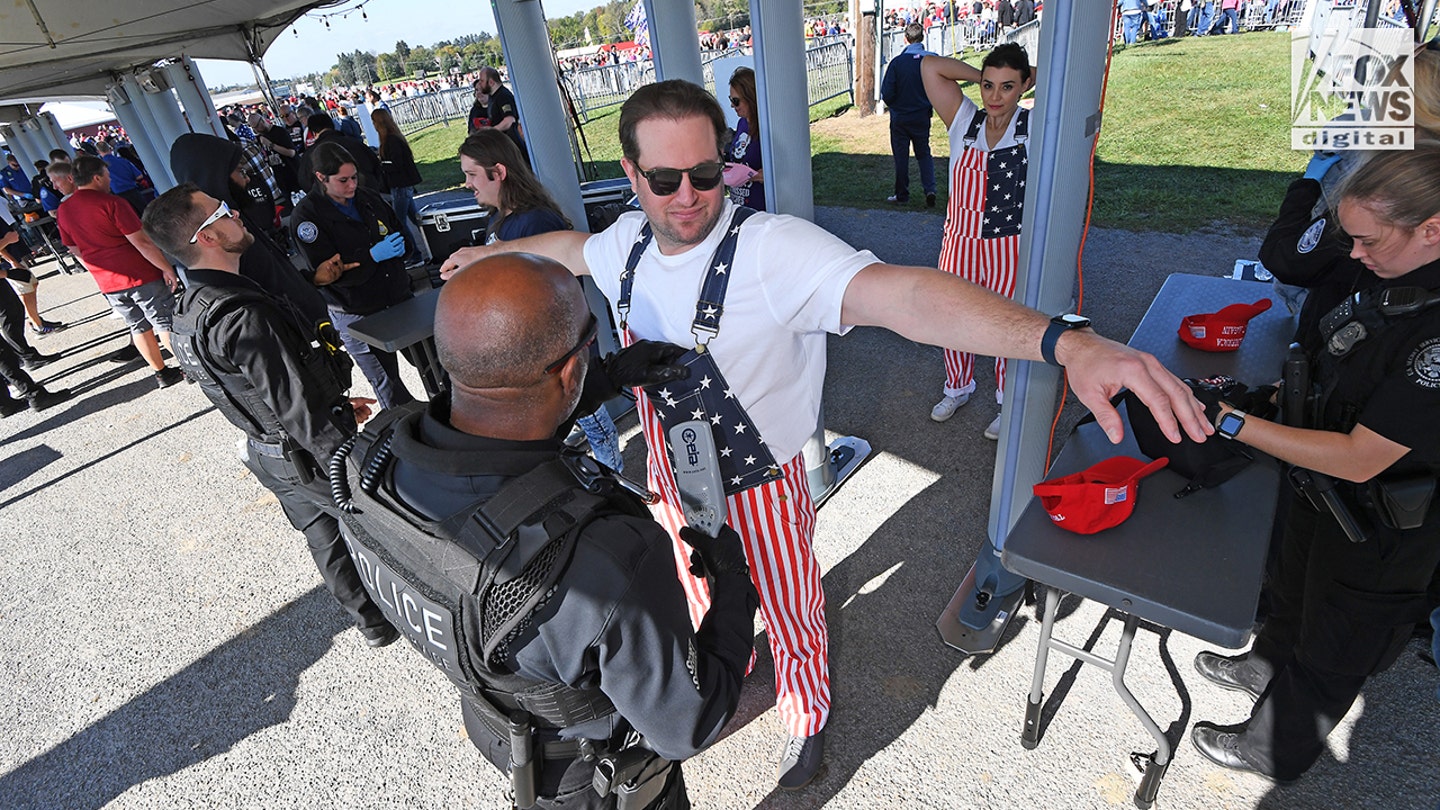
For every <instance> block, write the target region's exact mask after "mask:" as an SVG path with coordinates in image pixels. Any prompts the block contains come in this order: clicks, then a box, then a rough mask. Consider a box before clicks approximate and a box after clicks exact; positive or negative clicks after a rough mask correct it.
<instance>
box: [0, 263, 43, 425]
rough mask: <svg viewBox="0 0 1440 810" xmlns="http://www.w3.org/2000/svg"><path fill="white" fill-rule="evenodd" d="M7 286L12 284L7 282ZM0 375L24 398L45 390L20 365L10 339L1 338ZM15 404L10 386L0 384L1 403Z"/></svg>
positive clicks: (1, 282) (0, 282) (18, 357)
mask: <svg viewBox="0 0 1440 810" xmlns="http://www.w3.org/2000/svg"><path fill="white" fill-rule="evenodd" d="M0 284H5V282H3V281H0ZM5 286H7V287H8V286H10V285H8V284H5ZM0 377H4V378H5V382H7V383H9V384H10V385H13V386H15V393H17V394H19V395H20V396H21V397H23V398H29V397H33V396H35V395H36V394H38V393H40V392H41V391H42V390H43V389H42V388H41V387H40V384H39V383H37V382H35V380H34V379H33V378H32V377H31V376H30V375H29V374H27V373H25V368H24V367H23V366H21V365H20V355H19V354H17V353H16V352H15V349H14V348H12V347H11V346H10V343H9V342H8V341H4V340H0ZM13 404H15V398H14V397H12V396H10V388H9V386H7V385H4V384H0V405H7V406H8V405H13Z"/></svg>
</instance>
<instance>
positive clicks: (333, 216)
mask: <svg viewBox="0 0 1440 810" xmlns="http://www.w3.org/2000/svg"><path fill="white" fill-rule="evenodd" d="M311 155H312V157H311V159H310V166H311V168H312V170H313V172H314V182H315V187H314V189H313V190H312V191H311V193H310V194H309V195H307V196H306V197H305V199H304V200H301V201H300V204H299V205H297V206H295V212H294V213H293V214H291V215H290V223H291V228H292V230H293V235H294V237H295V242H296V244H298V245H300V247H301V249H302V250H304V251H305V257H306V259H308V260H309V262H310V266H311V267H315V268H319V267H320V266H321V265H322V264H323V263H324V262H325V261H326V260H328V259H332V258H334V257H335V256H339V257H340V262H339V263H338V264H339V266H340V267H342V268H343V270H342V271H341V272H338V273H326V272H317V273H316V274H315V284H316V285H317V286H319V287H320V293H321V294H322V295H324V296H325V303H326V305H327V306H328V307H329V308H330V318H331V320H332V321H333V322H334V324H335V328H336V329H337V330H339V332H340V339H341V341H343V342H344V344H345V348H346V350H348V351H349V352H350V356H351V357H353V358H354V359H355V365H357V366H359V367H360V371H361V372H363V373H364V374H365V379H367V380H369V381H370V385H371V387H372V388H374V389H375V398H376V399H378V400H379V401H380V407H382V408H389V407H391V406H394V405H404V404H405V403H407V402H411V401H413V400H414V399H415V397H413V396H411V394H410V391H409V390H407V389H406V388H405V383H404V382H403V381H401V379H400V364H399V362H398V361H397V360H396V359H395V353H394V352H387V351H384V350H381V349H377V348H374V347H372V346H370V345H369V344H367V343H365V342H364V341H361V340H357V339H356V338H354V337H352V336H351V334H350V324H352V323H354V322H355V321H358V320H359V319H360V318H362V317H364V316H366V315H369V314H371V313H374V312H379V311H380V310H382V309H385V308H386V307H388V306H391V305H393V304H397V303H399V302H401V301H404V300H405V299H407V298H409V297H410V276H409V275H408V274H406V272H405V263H404V261H402V260H401V256H403V255H404V254H405V237H404V236H402V235H401V233H400V221H399V220H398V219H396V217H395V211H394V209H392V208H391V207H390V205H389V204H388V203H386V202H385V200H384V198H382V197H381V196H380V195H379V194H377V193H376V192H374V191H372V190H370V189H368V188H360V187H359V181H360V172H359V169H357V168H356V166H355V158H353V157H351V156H350V153H349V152H347V151H345V147H343V146H340V145H339V144H335V143H329V142H323V143H319V144H317V145H316V146H315V147H313V148H312V150H311Z"/></svg>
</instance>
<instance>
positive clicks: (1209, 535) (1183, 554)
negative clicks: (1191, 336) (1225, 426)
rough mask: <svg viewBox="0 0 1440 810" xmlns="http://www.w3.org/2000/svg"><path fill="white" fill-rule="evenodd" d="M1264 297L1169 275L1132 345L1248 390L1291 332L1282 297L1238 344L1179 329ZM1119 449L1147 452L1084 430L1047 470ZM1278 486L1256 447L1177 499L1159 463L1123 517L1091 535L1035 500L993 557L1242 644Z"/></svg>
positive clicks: (1264, 287) (1274, 363)
mask: <svg viewBox="0 0 1440 810" xmlns="http://www.w3.org/2000/svg"><path fill="white" fill-rule="evenodd" d="M1272 297H1273V296H1272V290H1271V287H1270V285H1268V284H1262V283H1258V282H1251V281H1234V280H1231V279H1226V278H1218V277H1208V276H1192V275H1181V274H1176V275H1172V276H1170V277H1169V278H1168V279H1167V280H1166V281H1165V285H1164V286H1163V287H1162V288H1161V290H1160V293H1159V294H1158V295H1157V296H1156V298H1155V301H1154V302H1153V303H1152V304H1151V305H1150V309H1149V310H1148V311H1147V312H1146V314H1145V317H1144V319H1143V320H1142V321H1141V322H1140V326H1139V327H1138V328H1137V329H1136V330H1135V335H1134V337H1133V338H1131V340H1130V345H1132V346H1135V347H1136V348H1139V349H1143V350H1145V351H1148V352H1150V353H1151V354H1154V355H1155V356H1156V357H1157V358H1159V359H1160V361H1161V362H1162V363H1163V364H1164V365H1165V366H1166V368H1168V369H1170V370H1171V371H1172V372H1173V373H1174V374H1176V375H1177V376H1180V377H1205V376H1210V375H1213V374H1228V375H1230V376H1233V377H1235V378H1236V379H1239V380H1241V381H1243V382H1245V383H1248V384H1250V385H1263V384H1266V383H1273V382H1275V381H1277V380H1279V379H1280V374H1281V370H1282V367H1283V365H1284V360H1285V354H1286V349H1287V347H1288V345H1289V342H1290V338H1291V335H1292V334H1293V332H1294V329H1295V319H1294V318H1293V317H1292V316H1291V315H1290V314H1289V312H1288V311H1287V309H1286V307H1285V304H1284V303H1283V302H1282V301H1280V300H1279V298H1278V297H1273V300H1274V303H1273V306H1272V307H1271V308H1270V310H1269V311H1267V312H1264V313H1262V314H1261V315H1259V316H1257V317H1256V318H1255V319H1253V320H1251V321H1250V324H1249V331H1248V332H1247V334H1246V337H1245V340H1244V343H1243V344H1242V345H1241V347H1240V349H1239V350H1238V351H1235V352H1223V353H1212V352H1202V351H1199V350H1197V349H1192V348H1190V347H1189V346H1187V345H1185V344H1184V343H1182V342H1181V341H1180V339H1179V337H1178V336H1177V334H1176V332H1177V330H1178V329H1179V326H1180V320H1181V319H1182V318H1183V317H1184V316H1186V315H1191V314H1197V313H1205V312H1214V311H1216V310H1218V309H1220V308H1221V307H1224V306H1226V305H1228V304H1235V303H1253V302H1254V301H1257V300H1259V299H1261V298H1272ZM1121 412H1122V414H1123V413H1124V410H1123V408H1122V411H1121ZM1212 441H1224V439H1221V438H1219V437H1218V436H1217V437H1214V438H1212ZM1115 455H1130V456H1134V457H1136V458H1140V459H1144V458H1145V457H1144V456H1142V455H1141V454H1140V451H1139V449H1138V448H1137V447H1136V446H1135V443H1134V440H1133V438H1132V437H1130V436H1129V434H1128V431H1127V435H1126V437H1125V441H1124V442H1123V443H1121V444H1120V445H1118V446H1116V445H1111V444H1110V442H1109V440H1108V439H1107V438H1105V434H1104V432H1103V431H1101V430H1100V428H1099V427H1098V426H1097V425H1094V424H1088V425H1083V426H1081V428H1080V429H1079V430H1078V431H1077V432H1076V433H1075V435H1073V436H1071V437H1070V439H1069V440H1068V441H1067V442H1066V444H1065V448H1064V450H1063V451H1062V452H1061V453H1060V456H1059V457H1058V458H1057V459H1056V460H1055V464H1054V465H1053V466H1052V468H1051V470H1050V473H1049V475H1048V477H1049V478H1056V477H1059V476H1062V475H1068V474H1070V473H1073V472H1078V471H1080V470H1083V469H1085V468H1086V467H1089V466H1090V465H1092V464H1095V463H1096V462H1099V461H1102V460H1104V459H1106V458H1110V457H1112V456H1115ZM1279 482H1280V474H1279V468H1278V465H1277V464H1276V462H1274V461H1273V460H1272V459H1269V458H1267V457H1265V456H1263V455H1259V454H1258V453H1257V454H1256V461H1255V462H1253V463H1251V464H1250V465H1248V466H1247V467H1246V468H1245V469H1244V470H1243V471H1242V472H1240V473H1239V474H1238V475H1236V476H1235V477H1234V478H1231V479H1230V480H1229V481H1226V482H1225V483H1224V484H1221V485H1220V486H1218V487H1215V488H1213V489H1202V490H1199V491H1197V492H1194V493H1192V494H1190V495H1188V496H1186V497H1184V498H1179V499H1177V498H1175V497H1173V494H1174V493H1175V492H1178V491H1180V490H1181V489H1182V488H1184V486H1185V484H1186V480H1185V479H1184V478H1182V477H1181V476H1180V475H1178V474H1177V473H1174V472H1172V471H1170V470H1168V469H1165V470H1161V471H1160V472H1158V473H1155V474H1154V475H1151V476H1149V477H1148V478H1145V479H1144V480H1142V481H1141V482H1140V486H1139V495H1138V498H1137V501H1136V505H1135V511H1134V513H1133V514H1132V515H1131V516H1130V518H1129V520H1127V521H1126V522H1124V523H1122V524H1120V525H1119V526H1117V527H1114V528H1112V529H1107V530H1105V531H1102V532H1099V533H1097V534H1093V535H1081V534H1075V533H1074V532H1068V531H1065V530H1063V529H1060V528H1058V527H1056V526H1055V524H1054V523H1052V522H1051V520H1050V518H1049V516H1048V515H1046V514H1045V511H1044V509H1042V508H1041V506H1040V501H1039V499H1033V500H1032V501H1031V502H1030V503H1029V505H1028V506H1027V507H1026V508H1025V511H1024V512H1023V514H1022V515H1021V517H1020V519H1019V521H1018V522H1017V523H1016V524H1015V528H1014V529H1013V530H1012V531H1011V532H1010V534H1009V536H1008V537H1007V538H1006V540H1005V544H1004V550H1003V551H1002V556H1001V559H1002V561H1003V562H1004V564H1005V567H1006V568H1009V569H1010V570H1011V571H1014V572H1015V573H1017V574H1020V575H1022V576H1025V577H1028V578H1030V579H1034V580H1038V581H1040V582H1042V583H1044V584H1046V585H1051V586H1054V587H1057V588H1060V589H1062V590H1065V591H1068V592H1070V593H1074V594H1077V595H1079V596H1081V597H1084V598H1086V599H1093V600H1095V601H1097V602H1101V603H1103V604H1106V605H1109V606H1111V607H1115V608H1118V609H1120V610H1123V611H1125V612H1126V613H1131V614H1134V615H1137V616H1139V617H1141V618H1143V619H1146V620H1149V621H1153V622H1157V623H1159V624H1162V625H1165V626H1167V627H1172V628H1174V629H1176V630H1179V631H1180V632H1182V633H1186V634H1188V635H1191V636H1195V637H1196V638H1200V639H1202V640H1205V641H1209V642H1212V643H1214V644H1219V645H1221V646H1224V647H1227V648H1230V649H1235V648H1238V647H1242V646H1244V645H1245V643H1246V642H1247V641H1248V639H1249V637H1250V631H1251V626H1252V624H1253V622H1254V619H1255V607H1256V604H1257V602H1258V600H1259V596H1260V579H1261V575H1262V573H1263V568H1264V560H1265V552H1266V548H1267V546H1268V544H1269V540H1270V530H1271V524H1272V522H1273V519H1274V514H1275V497H1276V492H1277V489H1278V486H1279Z"/></svg>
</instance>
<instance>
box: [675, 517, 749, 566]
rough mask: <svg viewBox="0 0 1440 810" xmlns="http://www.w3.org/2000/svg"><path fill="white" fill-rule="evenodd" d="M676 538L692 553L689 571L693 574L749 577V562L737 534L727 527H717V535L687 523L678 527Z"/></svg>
mask: <svg viewBox="0 0 1440 810" xmlns="http://www.w3.org/2000/svg"><path fill="white" fill-rule="evenodd" d="M680 539H681V540H684V541H685V542H686V544H688V545H689V546H690V547H691V548H693V549H695V553H693V554H691V555H690V573H692V574H694V575H695V576H697V577H703V576H705V572H706V571H709V572H710V575H711V576H720V575H722V574H740V575H743V576H745V577H749V576H750V564H749V563H748V562H746V560H745V548H744V547H743V546H741V544H740V535H738V534H736V533H735V530H734V529H732V528H730V527H729V526H721V527H720V536H719V537H711V536H710V535H708V534H706V533H704V532H701V531H696V530H695V529H692V528H690V527H689V526H682V527H680Z"/></svg>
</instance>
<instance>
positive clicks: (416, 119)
mask: <svg viewBox="0 0 1440 810" xmlns="http://www.w3.org/2000/svg"><path fill="white" fill-rule="evenodd" d="M474 103H475V94H474V92H473V91H472V90H471V89H470V88H469V87H456V88H453V89H450V90H441V91H439V92H436V93H426V94H424V95H422V96H412V97H409V98H397V99H393V100H391V101H387V102H386V105H387V106H388V107H389V109H390V115H391V116H393V117H394V118H395V123H396V124H399V125H400V131H401V132H402V133H404V134H405V135H406V137H409V136H410V135H413V134H415V133H416V132H419V131H420V130H422V129H426V128H428V127H432V126H434V125H436V124H445V125H448V124H449V123H450V121H451V120H452V119H457V118H458V119H463V118H464V117H465V115H466V114H467V113H468V112H470V105H471V104H474Z"/></svg>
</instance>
